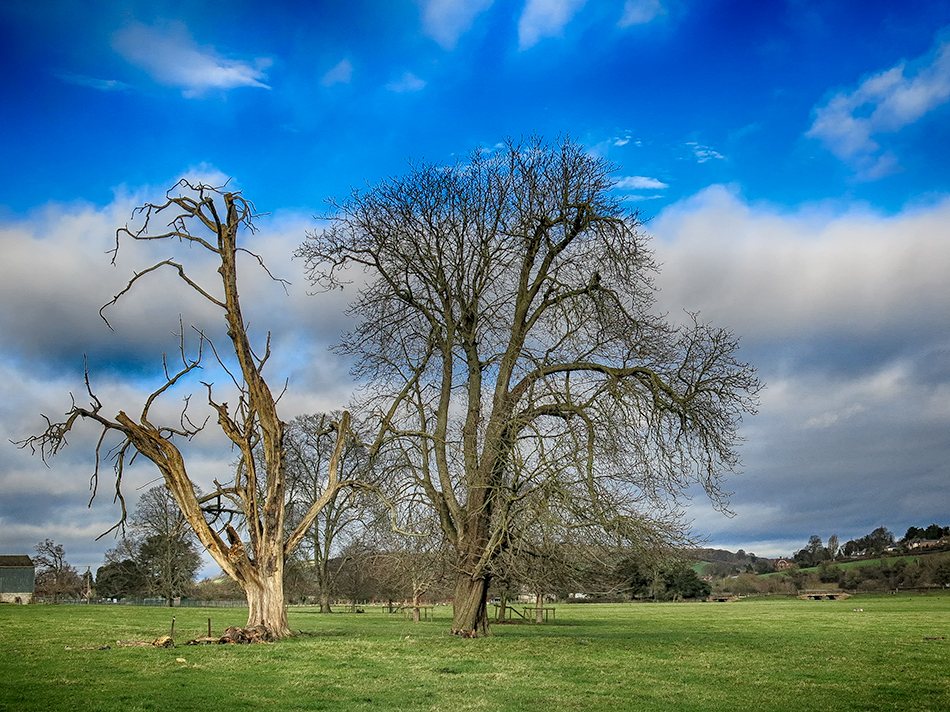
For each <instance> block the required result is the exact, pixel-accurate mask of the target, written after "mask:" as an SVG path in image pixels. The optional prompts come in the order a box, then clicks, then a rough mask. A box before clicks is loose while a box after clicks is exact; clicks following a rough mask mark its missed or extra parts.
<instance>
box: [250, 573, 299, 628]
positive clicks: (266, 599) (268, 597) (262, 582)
mask: <svg viewBox="0 0 950 712" xmlns="http://www.w3.org/2000/svg"><path fill="white" fill-rule="evenodd" d="M282 573H283V572H282V571H280V570H278V571H274V572H272V573H271V574H270V575H269V576H262V577H260V578H259V579H258V580H255V581H248V582H247V583H245V585H244V594H245V595H246V596H247V627H248V628H263V629H264V631H265V635H264V637H265V638H266V639H267V640H277V639H279V638H286V637H288V636H289V635H290V627H289V626H288V625H287V607H286V606H285V605H284V587H283V575H282Z"/></svg>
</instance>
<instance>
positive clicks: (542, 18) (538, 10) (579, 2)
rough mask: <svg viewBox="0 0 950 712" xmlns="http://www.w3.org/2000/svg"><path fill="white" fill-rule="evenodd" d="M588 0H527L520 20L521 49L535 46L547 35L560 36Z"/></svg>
mask: <svg viewBox="0 0 950 712" xmlns="http://www.w3.org/2000/svg"><path fill="white" fill-rule="evenodd" d="M585 2H586V0H527V2H526V3H525V6H524V10H523V11H522V13H521V19H520V20H519V21H518V45H519V48H520V49H523V50H524V49H529V48H530V47H534V45H536V44H537V43H538V42H540V41H541V40H542V39H544V38H545V37H557V36H560V34H561V32H562V31H563V29H564V26H565V25H567V23H569V22H570V21H571V20H572V19H573V18H574V15H575V14H577V12H578V11H579V10H580V9H581V8H582V7H583V6H584V3H585Z"/></svg>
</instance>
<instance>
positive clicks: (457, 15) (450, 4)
mask: <svg viewBox="0 0 950 712" xmlns="http://www.w3.org/2000/svg"><path fill="white" fill-rule="evenodd" d="M493 2H494V0H425V1H424V2H423V5H422V28H423V30H424V31H425V33H426V34H427V35H428V36H429V37H431V38H432V39H434V40H435V41H436V42H438V43H439V45H440V46H441V47H442V48H443V49H454V48H455V45H456V43H457V42H458V40H459V37H461V36H462V35H463V34H465V33H466V32H468V30H470V29H471V28H472V23H474V22H475V18H476V17H477V16H478V15H480V14H481V13H482V12H484V11H485V10H487V9H488V8H490V7H491V6H492V3H493Z"/></svg>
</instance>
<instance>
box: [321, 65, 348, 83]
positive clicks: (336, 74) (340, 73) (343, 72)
mask: <svg viewBox="0 0 950 712" xmlns="http://www.w3.org/2000/svg"><path fill="white" fill-rule="evenodd" d="M352 77H353V63H352V62H350V60H349V59H343V60H340V62H339V63H338V64H337V65H336V66H335V67H334V68H333V69H331V70H330V71H329V72H327V73H326V74H324V75H323V79H321V80H320V83H321V84H322V85H323V86H325V87H330V86H333V85H334V84H349V83H350V79H351V78H352Z"/></svg>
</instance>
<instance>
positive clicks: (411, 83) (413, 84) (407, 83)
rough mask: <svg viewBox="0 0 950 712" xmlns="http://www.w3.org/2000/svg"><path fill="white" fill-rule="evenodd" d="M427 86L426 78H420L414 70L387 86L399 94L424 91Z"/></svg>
mask: <svg viewBox="0 0 950 712" xmlns="http://www.w3.org/2000/svg"><path fill="white" fill-rule="evenodd" d="M425 86H426V82H425V80H424V79H420V78H419V77H417V76H416V75H415V74H413V73H412V72H406V73H405V74H403V75H402V76H401V77H399V79H397V80H395V81H392V82H390V83H389V84H387V85H386V88H387V89H388V90H389V91H394V92H396V93H398V94H405V93H407V92H414V91H422V90H423V89H425Z"/></svg>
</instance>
